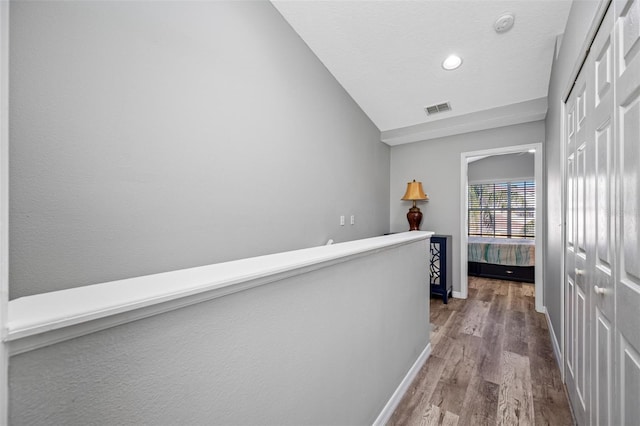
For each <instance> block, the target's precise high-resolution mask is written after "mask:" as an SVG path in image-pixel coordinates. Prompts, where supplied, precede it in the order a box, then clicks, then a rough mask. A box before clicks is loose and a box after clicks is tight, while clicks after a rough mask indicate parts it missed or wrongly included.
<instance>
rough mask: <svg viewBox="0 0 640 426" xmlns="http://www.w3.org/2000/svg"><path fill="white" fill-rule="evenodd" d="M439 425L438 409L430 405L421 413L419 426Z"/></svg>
mask: <svg viewBox="0 0 640 426" xmlns="http://www.w3.org/2000/svg"><path fill="white" fill-rule="evenodd" d="M439 424H440V407H438V406H437V405H430V406H428V407H427V409H426V410H424V412H423V413H422V417H421V418H420V426H438V425H439Z"/></svg>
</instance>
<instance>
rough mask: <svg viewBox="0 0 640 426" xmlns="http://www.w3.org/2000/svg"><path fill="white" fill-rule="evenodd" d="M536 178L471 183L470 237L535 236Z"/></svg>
mask: <svg viewBox="0 0 640 426" xmlns="http://www.w3.org/2000/svg"><path fill="white" fill-rule="evenodd" d="M535 208H536V187H535V182H533V181H520V182H496V183H482V184H470V185H469V229H468V234H469V235H470V236H481V237H494V238H500V237H503V238H535V213H536V211H535Z"/></svg>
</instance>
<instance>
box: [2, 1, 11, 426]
mask: <svg viewBox="0 0 640 426" xmlns="http://www.w3.org/2000/svg"><path fill="white" fill-rule="evenodd" d="M8 124H9V2H8V1H0V342H1V343H0V345H1V347H0V424H8V411H9V410H8V401H9V378H8V377H9V351H8V349H7V344H6V343H5V338H6V334H7V331H6V330H7V311H8V304H9V155H8V154H9V131H8V127H9V126H8Z"/></svg>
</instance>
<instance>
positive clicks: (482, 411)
mask: <svg viewBox="0 0 640 426" xmlns="http://www.w3.org/2000/svg"><path fill="white" fill-rule="evenodd" d="M479 371H480V368H478V372H479ZM499 389H500V386H499V385H497V384H495V383H491V382H488V381H486V380H484V379H483V378H482V377H481V376H480V375H479V374H474V375H473V377H472V378H471V382H470V383H469V387H468V388H467V394H466V395H465V398H464V403H463V408H462V413H461V414H460V424H463V425H478V426H480V425H495V424H496V413H497V411H498V391H499Z"/></svg>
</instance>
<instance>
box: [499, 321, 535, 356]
mask: <svg viewBox="0 0 640 426" xmlns="http://www.w3.org/2000/svg"><path fill="white" fill-rule="evenodd" d="M504 332H505V340H504V350H505V351H510V352H514V353H517V354H520V355H523V356H527V355H528V354H529V345H528V335H527V328H526V322H525V315H524V312H519V311H510V310H507V313H506V315H505V326H504Z"/></svg>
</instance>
